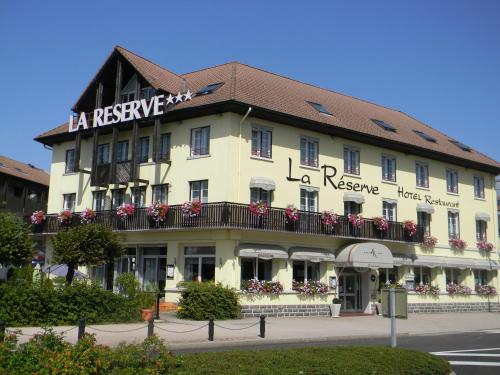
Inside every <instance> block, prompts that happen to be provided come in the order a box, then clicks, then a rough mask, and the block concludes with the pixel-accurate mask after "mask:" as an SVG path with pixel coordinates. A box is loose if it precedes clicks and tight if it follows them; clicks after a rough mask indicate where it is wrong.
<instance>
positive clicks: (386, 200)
mask: <svg viewBox="0 0 500 375" xmlns="http://www.w3.org/2000/svg"><path fill="white" fill-rule="evenodd" d="M382 202H386V203H389V204H397V203H398V200H397V199H390V198H382Z"/></svg>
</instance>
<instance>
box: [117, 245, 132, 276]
mask: <svg viewBox="0 0 500 375" xmlns="http://www.w3.org/2000/svg"><path fill="white" fill-rule="evenodd" d="M136 271H137V248H135V247H128V248H127V249H126V251H125V254H124V255H122V256H121V258H120V259H119V260H118V264H117V273H118V274H119V275H121V274H122V273H131V274H133V275H135V273H136Z"/></svg>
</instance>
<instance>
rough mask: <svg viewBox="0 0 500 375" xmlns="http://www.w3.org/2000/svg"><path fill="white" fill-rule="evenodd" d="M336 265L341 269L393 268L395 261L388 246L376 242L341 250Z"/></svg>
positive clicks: (356, 244)
mask: <svg viewBox="0 0 500 375" xmlns="http://www.w3.org/2000/svg"><path fill="white" fill-rule="evenodd" d="M336 263H337V265H338V266H341V267H361V268H366V267H368V268H371V269H377V268H392V267H393V266H394V259H393V257H392V253H391V251H390V250H389V249H388V248H387V246H385V245H382V244H379V243H376V242H362V243H355V244H351V245H347V246H346V247H344V248H343V249H341V250H340V251H339V253H338V254H337V260H336Z"/></svg>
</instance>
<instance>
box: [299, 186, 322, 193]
mask: <svg viewBox="0 0 500 375" xmlns="http://www.w3.org/2000/svg"><path fill="white" fill-rule="evenodd" d="M300 188H301V189H303V190H305V191H308V192H310V193H312V192H315V191H319V188H317V187H314V186H309V185H300Z"/></svg>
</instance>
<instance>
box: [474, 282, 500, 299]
mask: <svg viewBox="0 0 500 375" xmlns="http://www.w3.org/2000/svg"><path fill="white" fill-rule="evenodd" d="M476 293H477V294H481V295H483V296H496V295H497V290H496V288H495V287H494V286H491V285H481V284H477V285H476Z"/></svg>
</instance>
